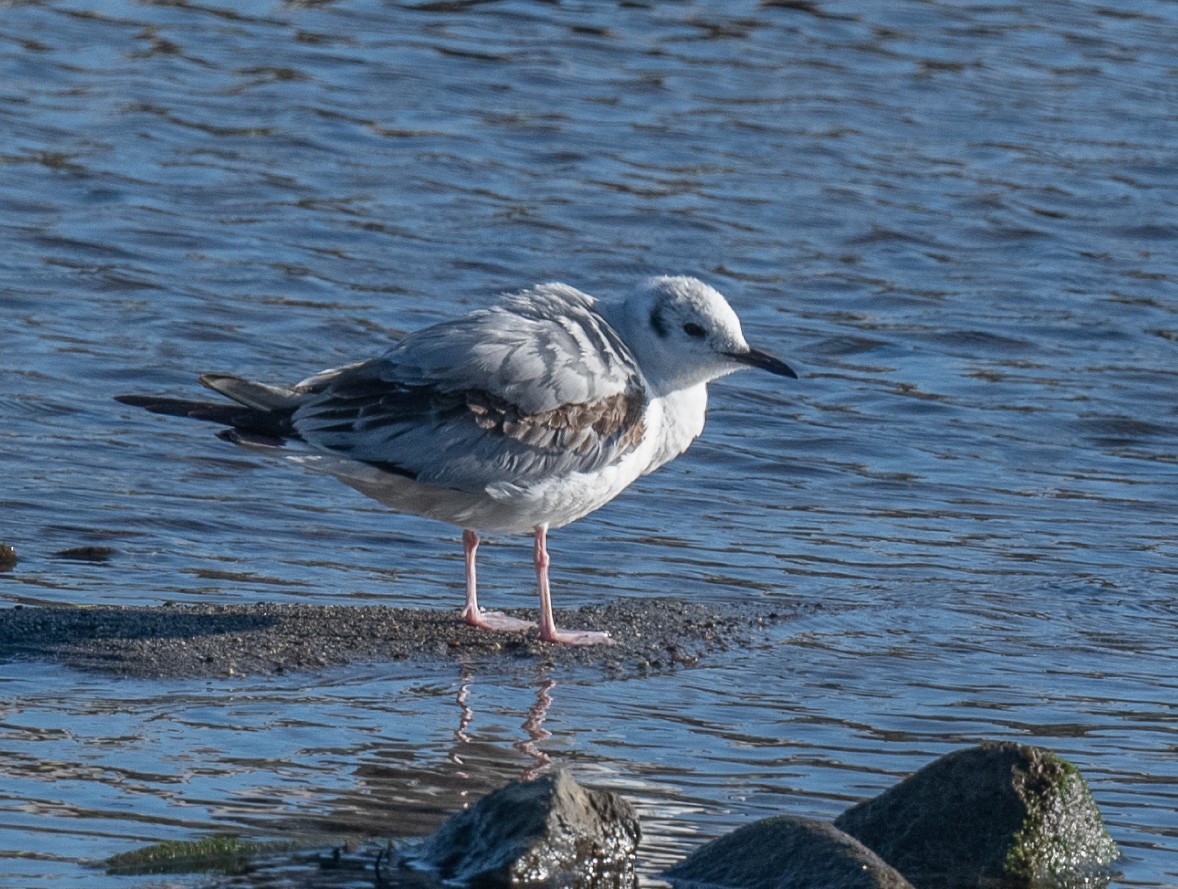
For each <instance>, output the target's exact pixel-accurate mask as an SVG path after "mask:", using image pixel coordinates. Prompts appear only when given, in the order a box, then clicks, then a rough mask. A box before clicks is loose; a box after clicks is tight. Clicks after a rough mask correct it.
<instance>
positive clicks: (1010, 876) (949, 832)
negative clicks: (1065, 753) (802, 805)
mask: <svg viewBox="0 0 1178 889" xmlns="http://www.w3.org/2000/svg"><path fill="white" fill-rule="evenodd" d="M834 823H835V824H836V825H837V826H838V827H840V828H842V829H843V830H845V831H846V832H847V833H849V834H851V835H852V836H854V837H857V838H858V839H859V840H861V841H862V842H863V843H864V844H866V845H867V846H870V847H871V848H872V849H874V850H875V851H876V852H877V853H878V854H879V855H880V856H881V857H882V858H884V859H885V860H886V861H887V862H888V863H889V864H891V865H892V867H894V868H896V870H898V871H900V873H902V874H904V876H905V877H907V878H908V880H909V881H910V882H912V883H913V884H914V885H915V886H918V887H919V889H949V887H952V889H963V887H972V886H1002V887H1004V889H1045V887H1057V889H1058V887H1073V886H1074V887H1079V886H1084V887H1092V886H1097V885H1103V884H1104V883H1107V881H1108V873H1107V868H1108V865H1109V864H1110V863H1111V862H1112V861H1114V860H1115V859H1116V858H1117V857H1118V854H1119V853H1118V852H1117V847H1116V845H1115V844H1114V843H1113V841H1112V839H1111V838H1110V837H1109V835H1108V833H1107V831H1106V830H1105V829H1104V824H1103V822H1102V821H1101V818H1100V812H1099V810H1098V809H1097V807H1096V803H1095V802H1094V801H1093V800H1092V797H1091V795H1090V794H1089V792H1088V785H1087V784H1086V783H1085V782H1084V779H1083V778H1082V777H1081V775H1080V773H1079V771H1078V770H1077V769H1076V768H1075V766H1073V765H1071V764H1070V763H1068V762H1065V761H1064V760H1062V759H1059V758H1058V757H1057V756H1056V755H1055V754H1053V753H1051V752H1050V751H1048V750H1043V749H1042V748H1038V747H1027V746H1023V745H1020V744H1012V743H988V744H983V745H981V746H980V747H972V748H969V749H967V750H958V751H955V752H953V753H950V754H948V755H946V756H943V757H941V758H940V759H938V760H936V761H935V762H932V763H930V764H929V765H927V766H925V767H924V768H923V769H921V770H920V771H918V772H916V773H915V774H913V775H910V776H909V777H908V778H906V779H905V780H903V781H901V782H900V783H899V784H897V785H896V786H895V787H893V788H891V789H890V790H888V791H886V792H884V793H882V794H881V795H879V796H877V797H876V798H875V799H871V800H868V801H866V802H863V803H860V804H859V805H857V806H853V807H852V808H850V809H848V810H847V811H846V812H844V813H843V814H842V815H840V816H839V817H838V818H837V819H835V822H834Z"/></svg>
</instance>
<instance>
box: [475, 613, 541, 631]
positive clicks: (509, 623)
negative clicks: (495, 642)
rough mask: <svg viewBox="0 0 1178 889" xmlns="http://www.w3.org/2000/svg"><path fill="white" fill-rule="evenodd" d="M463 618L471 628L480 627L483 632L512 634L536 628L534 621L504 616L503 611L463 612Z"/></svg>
mask: <svg viewBox="0 0 1178 889" xmlns="http://www.w3.org/2000/svg"><path fill="white" fill-rule="evenodd" d="M462 617H463V620H465V621H466V622H467V623H468V624H470V625H471V626H474V627H479V628H480V629H483V630H499V631H503V632H509V633H510V632H516V631H519V630H530V629H531V628H532V627H534V626H536V624H535V623H534V622H533V621H530V620H521V619H520V618H518V617H512V616H511V615H508V614H504V613H503V612H502V611H476V612H474V613H471V612H469V611H464V612H462Z"/></svg>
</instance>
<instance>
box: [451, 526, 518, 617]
mask: <svg viewBox="0 0 1178 889" xmlns="http://www.w3.org/2000/svg"><path fill="white" fill-rule="evenodd" d="M478 549H479V535H478V534H476V533H475V532H474V531H472V530H470V529H469V528H467V529H466V530H464V531H463V532H462V550H463V552H464V554H465V555H466V607H465V608H463V609H462V619H463V620H465V621H466V622H467V623H468V624H471V625H473V626H476V627H481V628H482V629H484V630H526V629H528V628H530V627H534V626H536V625H535V624H534V623H532V622H531V621H530V620H520V619H519V618H517V617H508V616H507V615H506V614H502V613H500V612H498V611H480V610H479V591H478V586H479V585H478V576H477V573H476V571H475V567H474V557H475V553H477V552H478Z"/></svg>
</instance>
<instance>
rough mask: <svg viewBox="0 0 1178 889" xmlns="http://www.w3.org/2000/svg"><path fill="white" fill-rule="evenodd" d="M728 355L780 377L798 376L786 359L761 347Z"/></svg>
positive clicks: (793, 377) (795, 377)
mask: <svg viewBox="0 0 1178 889" xmlns="http://www.w3.org/2000/svg"><path fill="white" fill-rule="evenodd" d="M728 356H729V357H730V358H734V359H736V360H737V361H739V362H740V363H741V364H747V365H748V366H749V367H757V368H760V369H761V370H767V371H769V373H771V374H777V375H778V376H779V377H790V378H791V379H794V380H796V379H797V378H798V375H797V374H796V373H794V369H793V368H792V367H790V366H789V365H788V364H786V363H785V362H784V361H779V360H777V359H776V358H774V357H773V356H772V355H766V354H765V353H764V352H762V351H761V350H760V349H749V350H748V351H747V352H729V353H728Z"/></svg>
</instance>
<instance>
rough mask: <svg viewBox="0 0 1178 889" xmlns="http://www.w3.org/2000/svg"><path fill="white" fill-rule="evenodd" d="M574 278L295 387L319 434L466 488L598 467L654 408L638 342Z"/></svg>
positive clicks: (302, 416) (304, 430)
mask: <svg viewBox="0 0 1178 889" xmlns="http://www.w3.org/2000/svg"><path fill="white" fill-rule="evenodd" d="M594 305H595V302H594V300H593V299H592V297H589V296H587V295H585V294H583V293H581V292H579V291H577V290H574V289H573V288H571V287H567V286H565V285H545V286H543V287H537V288H534V289H532V290H528V291H524V292H523V293H520V294H517V295H514V296H511V297H507V298H505V299H504V300H503V301H502V302H501V303H500V304H498V305H497V306H495V307H493V308H490V309H484V310H481V311H477V312H474V313H472V314H470V315H467V316H466V317H464V318H459V319H455V320H453V321H447V322H443V323H441V324H437V325H434V326H433V327H429V328H426V329H424V330H421V331H418V332H416V333H414V334H411V335H410V336H408V337H406V338H405V339H404V340H402V341H401V342H400V343H398V344H397V345H396V346H394V347H393V348H392V349H390V350H389V351H388V352H387V353H386V354H385V355H384V356H382V357H381V358H378V359H376V360H374V361H369V362H365V363H364V364H360V365H354V366H352V367H348V368H343V369H341V370H340V371H338V372H334V373H324V374H318V375H316V376H315V377H312V378H310V379H309V380H306V381H304V383H303V384H300V386H299V387H298V388H299V389H300V390H303V391H305V395H304V396H303V398H304V400H303V402H302V404H301V405H300V406H299V408H298V409H297V410H296V412H295V415H294V425H295V428H296V429H297V430H298V433H299V434H300V435H301V436H302V438H303V439H305V440H306V441H307V442H308V443H310V444H311V445H313V446H315V447H317V448H321V449H324V450H328V451H332V452H334V453H339V454H342V455H345V456H348V457H351V458H352V459H356V460H362V461H364V462H367V463H373V464H375V465H378V466H381V467H382V468H386V469H388V470H390V471H393V472H398V473H401V474H404V475H410V476H412V477H414V478H417V479H419V480H420V481H425V482H431V483H435V484H441V485H446V486H450V487H455V488H459V489H464V490H483V489H485V488H486V486H488V485H491V484H496V483H502V482H511V483H516V484H526V483H528V482H530V481H536V480H539V479H542V478H545V477H549V476H554V475H562V474H565V473H568V472H571V471H583V472H591V471H593V470H595V469H597V468H600V467H601V466H604V465H608V464H609V463H612V462H614V461H616V460H618V459H620V458H621V457H623V456H624V455H625V454H627V453H629V452H630V451H631V450H633V449H634V448H635V447H636V446H637V444H638V443H639V441H640V440H641V437H642V432H643V429H642V418H643V412H644V408H645V397H644V390H643V387H642V384H641V374H640V373H639V371H638V368H637V365H636V364H635V362H634V359H633V356H632V355H631V354H630V352H629V350H628V349H627V348H626V346H625V344H624V343H622V341H621V340H620V339H619V338H618V336H617V334H616V333H615V332H614V331H613V330H612V329H611V328H610V327H609V325H608V324H606V322H605V321H604V320H603V319H602V318H601V316H600V315H599V314H598V313H597V312H596V311H595V309H594Z"/></svg>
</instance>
